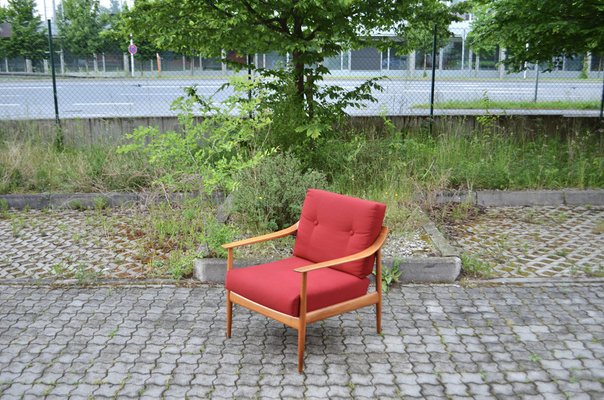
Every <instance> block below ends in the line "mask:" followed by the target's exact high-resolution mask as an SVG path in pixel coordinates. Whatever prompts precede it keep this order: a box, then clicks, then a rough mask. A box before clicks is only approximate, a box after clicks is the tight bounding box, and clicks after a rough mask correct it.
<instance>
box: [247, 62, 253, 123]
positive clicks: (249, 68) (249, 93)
mask: <svg viewBox="0 0 604 400" xmlns="http://www.w3.org/2000/svg"><path fill="white" fill-rule="evenodd" d="M247 80H248V83H251V81H252V55H251V54H248V55H247ZM247 99H248V100H249V102H250V103H251V102H252V87H251V86H250V87H249V89H248V91H247ZM252 116H253V115H252V111H251V110H250V112H249V117H250V119H252Z"/></svg>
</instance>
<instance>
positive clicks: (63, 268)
mask: <svg viewBox="0 0 604 400" xmlns="http://www.w3.org/2000/svg"><path fill="white" fill-rule="evenodd" d="M68 271H69V266H68V265H67V264H64V263H58V264H54V265H53V266H52V267H50V272H51V273H52V274H54V275H57V276H63V275H64V274H66V273H67V272H68Z"/></svg>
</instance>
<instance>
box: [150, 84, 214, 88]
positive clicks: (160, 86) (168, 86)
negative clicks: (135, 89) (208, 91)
mask: <svg viewBox="0 0 604 400" xmlns="http://www.w3.org/2000/svg"><path fill="white" fill-rule="evenodd" d="M191 86H197V87H198V88H219V87H221V86H223V85H195V84H193V85H191ZM140 87H141V88H153V89H165V88H179V89H184V88H185V87H190V86H182V85H140Z"/></svg>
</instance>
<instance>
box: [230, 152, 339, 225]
mask: <svg viewBox="0 0 604 400" xmlns="http://www.w3.org/2000/svg"><path fill="white" fill-rule="evenodd" d="M237 181H238V182H240V185H239V187H238V189H237V190H236V191H235V193H234V204H233V210H234V211H236V212H238V214H239V218H240V220H241V221H242V222H243V223H244V224H245V225H246V226H250V227H253V228H256V229H258V230H259V231H263V230H264V231H274V230H277V229H282V228H285V227H287V226H289V225H291V224H293V223H294V222H296V221H297V220H298V217H299V216H300V212H301V211H302V202H303V201H304V197H305V196H306V190H307V189H309V188H318V189H326V188H327V186H328V185H327V178H326V176H325V174H324V173H322V172H318V171H315V170H313V169H308V170H306V171H304V169H303V166H302V163H301V162H300V160H298V159H297V158H296V157H295V156H294V155H292V154H289V153H283V154H281V153H277V154H274V155H273V156H271V157H269V158H267V159H265V160H263V161H262V162H261V163H260V164H259V165H257V166H256V167H254V168H251V169H247V170H244V171H242V172H241V173H240V174H239V175H238V177H237Z"/></svg>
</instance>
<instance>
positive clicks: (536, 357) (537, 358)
mask: <svg viewBox="0 0 604 400" xmlns="http://www.w3.org/2000/svg"><path fill="white" fill-rule="evenodd" d="M529 360H531V361H532V362H534V363H539V361H541V357H540V356H539V354H534V353H531V355H530V356H529Z"/></svg>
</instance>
